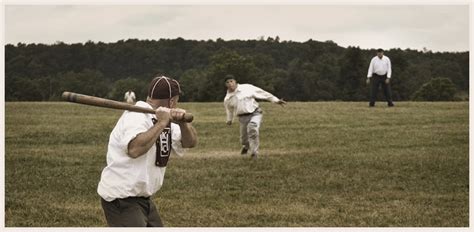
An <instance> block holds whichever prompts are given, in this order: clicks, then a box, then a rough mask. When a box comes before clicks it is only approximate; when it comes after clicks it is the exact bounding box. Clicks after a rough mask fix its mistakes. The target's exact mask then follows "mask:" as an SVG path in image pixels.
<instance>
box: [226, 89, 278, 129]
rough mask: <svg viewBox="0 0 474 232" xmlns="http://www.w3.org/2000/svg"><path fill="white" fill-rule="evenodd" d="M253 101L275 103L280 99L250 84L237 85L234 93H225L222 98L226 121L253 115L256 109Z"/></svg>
mask: <svg viewBox="0 0 474 232" xmlns="http://www.w3.org/2000/svg"><path fill="white" fill-rule="evenodd" d="M255 99H261V100H267V101H270V102H273V103H277V102H278V101H279V100H280V99H278V98H277V97H275V96H273V94H271V93H269V92H267V91H265V90H263V89H261V88H258V87H256V86H254V85H251V84H237V88H236V89H235V91H234V92H229V91H227V94H226V96H225V98H224V107H225V109H226V114H227V121H232V119H233V118H234V116H235V115H239V114H248V113H253V112H254V111H255V110H256V109H257V108H258V102H257V101H255Z"/></svg>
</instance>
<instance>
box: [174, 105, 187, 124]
mask: <svg viewBox="0 0 474 232" xmlns="http://www.w3.org/2000/svg"><path fill="white" fill-rule="evenodd" d="M170 111H171V112H170V114H171V120H172V122H175V123H183V122H184V115H185V114H186V110H183V109H180V108H173V109H171V110H170Z"/></svg>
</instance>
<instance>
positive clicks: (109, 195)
mask: <svg viewBox="0 0 474 232" xmlns="http://www.w3.org/2000/svg"><path fill="white" fill-rule="evenodd" d="M180 92H181V88H180V86H179V83H178V81H176V80H174V79H171V78H168V77H164V76H160V77H156V78H154V79H153V80H152V81H151V83H150V86H149V88H148V97H147V100H146V102H144V101H138V102H137V103H136V106H140V107H144V108H150V109H154V110H156V112H155V114H150V113H137V112H131V111H125V112H124V113H123V114H122V116H121V117H120V119H119V120H118V122H117V124H116V125H115V127H114V129H113V130H112V133H110V137H109V144H108V148H107V166H106V167H105V168H104V170H103V171H102V175H101V177H100V182H99V185H98V187H97V192H98V194H99V195H100V197H101V202H102V208H103V210H104V214H105V219H106V220H107V224H108V225H109V226H113V227H116V226H119V227H161V226H163V223H162V221H161V218H160V216H159V214H158V210H157V208H156V206H155V204H154V202H153V200H152V199H151V197H152V196H153V194H155V193H156V192H157V191H158V190H159V189H160V188H161V186H162V185H163V179H164V177H165V171H166V166H167V164H168V159H169V157H170V156H171V155H173V154H176V155H179V156H181V155H183V154H184V149H183V148H191V147H194V146H195V145H196V143H197V134H196V130H195V129H194V127H193V126H192V125H191V123H187V122H184V121H183V117H184V114H185V113H186V111H185V110H183V109H179V108H177V104H178V100H179V93H180Z"/></svg>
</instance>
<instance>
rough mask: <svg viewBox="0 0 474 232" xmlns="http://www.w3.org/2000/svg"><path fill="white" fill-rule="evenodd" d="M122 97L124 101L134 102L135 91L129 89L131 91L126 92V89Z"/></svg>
mask: <svg viewBox="0 0 474 232" xmlns="http://www.w3.org/2000/svg"><path fill="white" fill-rule="evenodd" d="M124 98H125V101H126V102H127V103H134V102H135V93H134V92H133V91H131V92H128V91H127V92H126V93H125V96H124Z"/></svg>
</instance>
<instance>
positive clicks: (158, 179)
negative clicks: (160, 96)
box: [97, 101, 184, 201]
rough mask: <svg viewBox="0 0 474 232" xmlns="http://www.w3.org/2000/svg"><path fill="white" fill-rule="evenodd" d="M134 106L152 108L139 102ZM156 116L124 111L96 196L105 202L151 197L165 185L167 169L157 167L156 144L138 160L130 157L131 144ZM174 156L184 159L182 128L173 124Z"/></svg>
mask: <svg viewBox="0 0 474 232" xmlns="http://www.w3.org/2000/svg"><path fill="white" fill-rule="evenodd" d="M135 105H137V106H141V107H146V108H152V107H151V106H150V105H149V104H148V103H146V102H143V101H138V102H137V103H136V104H135ZM153 118H155V119H156V116H155V115H154V114H145V113H136V112H131V111H125V112H124V113H123V114H122V116H121V117H120V119H119V120H118V122H117V125H115V128H114V129H113V130H112V133H111V134H110V138H109V144H108V148H107V166H106V167H105V168H104V170H103V171H102V175H101V178H100V182H99V185H98V187H97V193H98V194H99V195H100V196H101V197H102V198H103V199H104V200H106V201H113V200H114V199H116V198H126V197H150V196H151V195H153V194H154V193H156V192H157V191H158V190H159V189H160V188H161V186H162V185H163V178H164V176H165V171H166V167H158V166H155V161H156V144H154V145H153V146H152V147H151V149H150V150H149V151H148V152H146V153H145V154H143V155H142V156H140V157H138V158H135V159H133V158H131V157H130V156H128V155H127V152H128V143H129V142H130V141H131V140H132V139H134V138H135V137H136V136H137V135H138V134H140V133H143V132H146V131H148V130H149V129H150V128H151V127H153V121H152V119H153ZM171 140H172V143H171V146H172V151H171V155H174V154H177V155H179V156H182V155H183V154H184V149H183V147H182V145H181V129H180V128H179V125H177V124H174V123H171Z"/></svg>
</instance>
